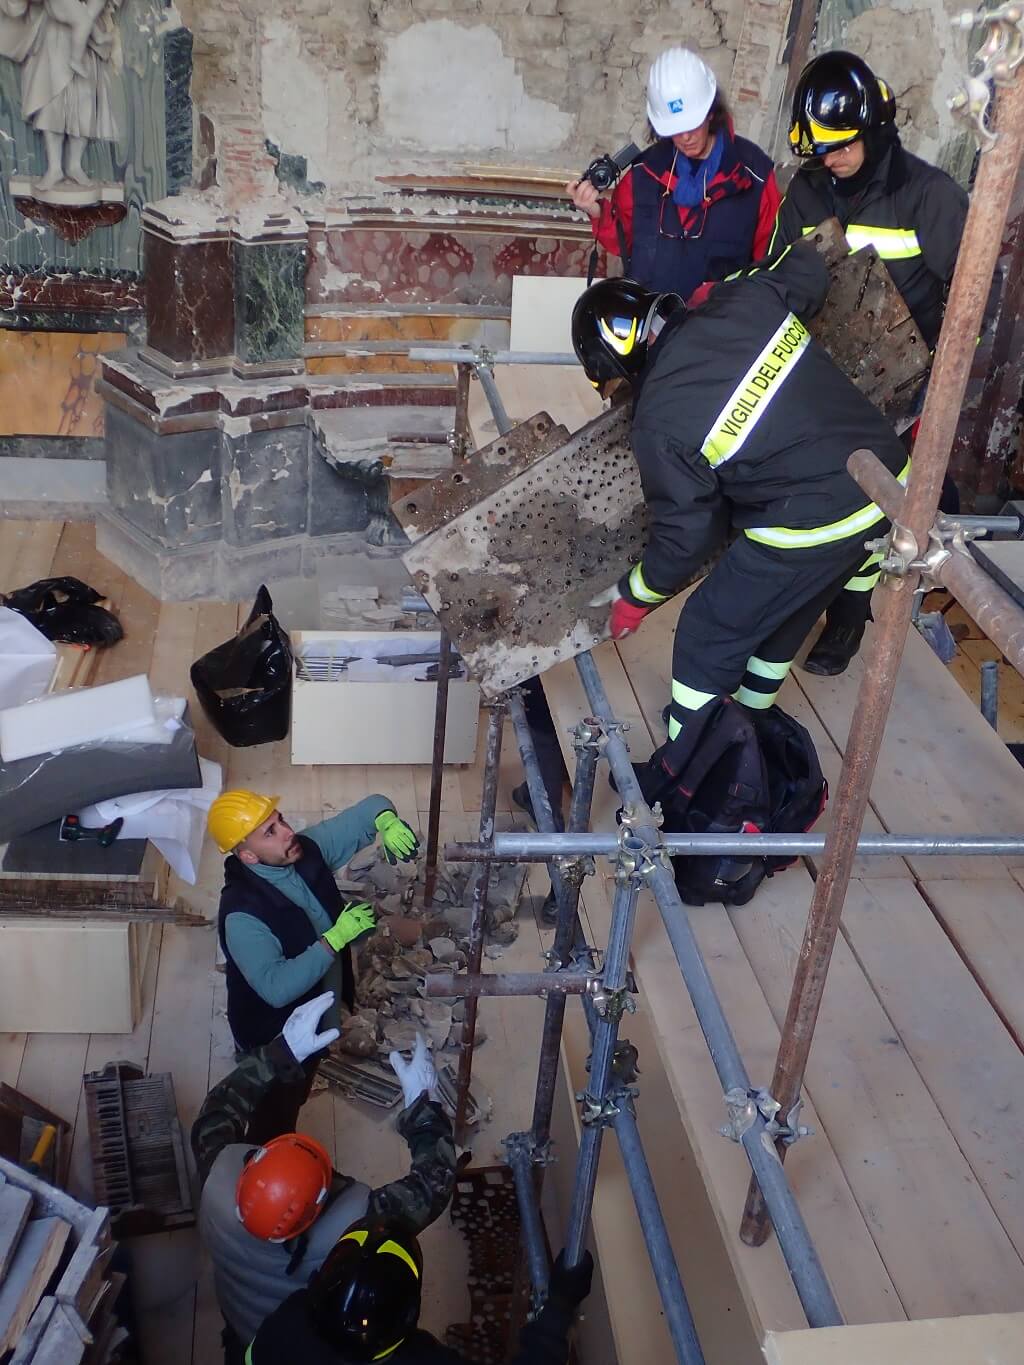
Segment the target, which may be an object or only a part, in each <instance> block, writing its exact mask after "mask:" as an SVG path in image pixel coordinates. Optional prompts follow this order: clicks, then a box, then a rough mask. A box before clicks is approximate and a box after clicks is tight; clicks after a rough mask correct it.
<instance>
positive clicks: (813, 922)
mask: <svg viewBox="0 0 1024 1365" xmlns="http://www.w3.org/2000/svg"><path fill="white" fill-rule="evenodd" d="M995 131H996V133H997V139H996V142H995V145H994V146H993V147H991V149H990V150H989V151H987V152H984V153H983V154H982V157H981V162H980V166H979V169H978V176H977V180H976V181H975V185H974V191H973V193H972V195H971V203H970V209H969V210H968V214H967V222H966V223H965V225H964V233H963V238H962V240H961V242H960V252H959V255H958V257H957V263H956V270H955V272H954V274H953V283H952V286H951V288H950V291H949V302H948V304H947V307H946V315H945V319H944V321H943V326H942V333H941V335H940V337H939V345H938V349H937V350H936V353H935V364H934V366H933V367H932V374H931V380H930V382H929V385H928V393H927V396H926V398H925V404H924V412H923V414H922V417H921V430H920V432H919V434H918V438H917V441H916V443H915V446H914V462H913V467H912V469H911V473H910V481H909V484H908V486H907V492H906V496H905V498H904V500H903V505H902V507H901V509H900V527H905V528H906V529H907V530H908V531H909V532H910V535H911V537H912V538H913V540H914V541H915V542H916V544H917V545H918V546H920V547H924V546H927V545H928V533H929V531H930V530H931V528H932V526H933V525H934V522H935V516H936V512H937V510H938V504H939V495H940V493H941V491H942V481H943V477H944V475H945V472H946V466H947V464H948V463H949V452H950V449H951V447H952V444H953V439H954V436H955V435H956V427H957V422H958V421H959V418H960V412H961V408H962V406H963V398H964V392H965V390H966V388H967V381H968V378H969V377H970V372H971V364H972V361H973V359H974V338H975V337H976V336H977V335H978V333H979V331H980V329H981V319H982V313H983V311H984V307H985V302H986V300H987V297H988V293H989V289H990V287H991V284H992V276H993V273H994V271H995V266H996V260H997V257H998V255H999V251H1000V247H1001V243H1002V235H1003V227H1004V225H1005V223H1006V215H1007V211H1008V209H1009V206H1010V199H1011V196H1012V194H1013V190H1014V186H1015V185H1016V182H1017V177H1018V175H1019V172H1020V164H1021V155H1022V152H1024V78H1022V77H1021V76H1019V75H1018V76H1017V77H1016V78H1011V80H1010V83H1009V84H1008V85H1007V86H1006V87H1005V88H1004V89H1001V91H1000V94H999V98H998V101H997V104H996V115H995ZM896 529H897V530H899V529H900V528H896ZM899 539H900V537H899V536H898V535H896V534H895V533H894V544H895V548H896V549H899V548H901V547H900V546H899V544H898V543H896V542H898V540H899ZM958 560H963V561H965V562H966V557H965V556H962V555H959V554H956V553H954V554H952V555H950V556H949V558H948V559H947V560H946V564H947V565H948V564H953V563H954V562H955V561H958ZM919 580H920V573H919V571H918V569H916V568H913V567H910V566H908V571H907V572H906V574H905V575H903V576H895V575H892V574H887V575H885V576H883V579H882V583H881V585H880V588H879V590H878V591H877V592H876V593H875V599H874V608H875V629H874V631H873V632H872V636H871V641H870V644H869V646H868V651H867V657H866V658H865V661H864V672H863V678H862V681H861V685H860V690H859V692H858V695H857V704H856V707H855V709H854V713H853V718H852V720H851V722H850V734H849V739H848V741H847V745H846V752H845V754H844V757H843V766H842V771H841V772H840V775H839V787H838V791H837V793H836V800H835V802H834V803H833V817H832V818H833V823H832V828H831V830H830V831H829V834H828V837H827V839H826V847H825V857H824V859H823V862H822V865H821V867H820V868H819V870H818V877H817V881H816V882H815V886H814V897H813V899H812V901H811V908H810V911H809V913H808V916H807V927H806V930H805V932H804V940H803V944H802V946H801V949H800V955H799V958H798V959H797V967H796V974H795V977H794V980H793V989H792V993H791V995H790V1000H789V1008H788V1010H787V1013H786V1020H785V1023H784V1025H783V1029H782V1041H781V1043H780V1046H779V1053H778V1057H777V1059H776V1064H775V1075H774V1077H773V1079H772V1085H771V1094H772V1096H773V1097H774V1099H775V1100H777V1101H778V1103H779V1104H780V1106H781V1112H782V1113H783V1114H788V1113H789V1112H790V1111H791V1109H792V1108H793V1106H794V1104H795V1103H796V1102H797V1100H798V1099H799V1097H800V1091H801V1087H802V1086H803V1079H804V1070H805V1068H806V1065H807V1058H808V1055H809V1053H810V1048H811V1041H812V1039H813V1036H814V1026H815V1023H816V1021H817V1017H818V1010H819V1008H820V1006H821V1000H822V996H823V994H824V990H825V981H826V978H827V975H828V967H829V962H830V960H831V957H832V949H833V947H834V945H835V941H836V936H837V934H838V932H839V921H840V917H841V915H842V909H843V901H844V900H845V898H846V891H847V887H848V886H849V882H850V874H851V872H852V870H853V860H854V858H855V857H856V855H857V840H858V836H859V834H860V830H861V826H862V824H863V821H864V813H865V811H866V809H867V804H868V793H869V791H870V787H871V779H872V777H873V775H874V771H875V764H876V762H877V759H878V753H879V750H880V749H881V745H882V735H883V732H884V730H885V723H886V720H887V718H888V715H889V707H890V705H891V703H892V696H893V691H894V688H895V685H896V674H897V672H898V670H899V666H900V660H901V658H902V655H903V647H904V644H905V641H906V636H907V630H908V628H909V626H910V618H911V612H912V609H913V604H914V594H915V590H916V589H917V586H918V582H919ZM944 581H947V582H948V580H944ZM950 586H951V588H952V585H951V584H950ZM952 590H953V591H954V593H955V589H952ZM964 605H965V606H967V603H966V602H965V603H964ZM968 610H970V608H969V607H968ZM971 614H972V615H974V613H973V612H972V613H971ZM1017 614H1018V616H1019V615H1020V613H1019V610H1018V613H1017ZM975 619H976V620H977V621H978V624H979V625H980V626H981V628H982V629H983V630H985V631H986V633H987V634H988V633H989V632H988V628H987V627H986V626H985V624H984V622H983V621H982V620H981V619H980V618H978V617H975ZM990 638H992V639H993V640H995V642H996V644H998V645H999V647H1000V649H1002V648H1003V645H1002V643H1001V642H1000V641H999V639H998V638H997V637H996V636H991V637H990ZM1018 645H1019V649H1018V658H1019V660H1020V661H1021V662H1024V630H1021V632H1020V634H1019V637H1018ZM1004 652H1005V651H1004ZM1007 657H1010V656H1009V655H1007ZM1011 662H1014V667H1017V666H1018V663H1017V662H1015V661H1013V660H1011ZM785 1151H786V1149H785V1147H784V1146H783V1145H781V1144H780V1145H779V1146H778V1157H779V1160H780V1162H781V1161H782V1160H783V1159H784V1157H785ZM762 1193H764V1192H763V1191H759V1190H758V1189H757V1186H756V1184H755V1183H753V1182H752V1183H751V1186H750V1189H749V1191H748V1194H747V1205H746V1208H745V1210H744V1215H743V1221H742V1225H741V1229H740V1235H741V1237H742V1238H743V1240H744V1241H745V1242H747V1243H748V1244H750V1245H754V1246H756V1245H759V1244H760V1243H761V1242H763V1241H764V1239H765V1237H766V1236H767V1234H768V1226H767V1217H766V1213H767V1210H766V1208H765V1200H764V1199H763V1198H762Z"/></svg>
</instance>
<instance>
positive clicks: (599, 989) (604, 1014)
mask: <svg viewBox="0 0 1024 1365" xmlns="http://www.w3.org/2000/svg"><path fill="white" fill-rule="evenodd" d="M587 995H588V997H589V999H590V1003H591V1004H592V1005H593V1006H594V1013H595V1014H596V1015H598V1017H599V1018H601V1019H609V1020H619V1019H621V1018H622V1016H623V1015H624V1014H635V1013H636V1001H635V1000H634V999H633V997H634V995H636V981H635V980H634V979H633V973H632V972H627V973H626V984H625V985H624V986H620V987H619V988H618V990H609V989H608V988H607V987H606V986H605V984H604V978H603V977H601V976H592V977H591V978H590V980H589V981H588V982H587Z"/></svg>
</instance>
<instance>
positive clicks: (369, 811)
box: [207, 790, 419, 1143]
mask: <svg viewBox="0 0 1024 1365" xmlns="http://www.w3.org/2000/svg"><path fill="white" fill-rule="evenodd" d="M277 801H278V798H277V797H276V796H263V795H261V794H260V793H259V792H252V791H242V790H235V791H226V792H222V793H221V795H220V796H218V797H217V799H216V801H214V803H213V805H212V806H211V807H210V814H209V817H208V819H207V828H208V829H209V832H210V835H211V837H212V838H213V840H214V842H215V843H216V845H217V847H218V848H219V849H220V851H221V852H222V853H226V854H228V857H227V858H226V860H225V863H224V889H223V891H222V892H221V897H220V914H219V917H218V921H217V928H218V933H219V936H220V944H221V949H222V950H223V953H224V957H225V959H226V974H227V988H228V1023H229V1024H230V1026H231V1033H232V1036H233V1037H234V1040H235V1046H236V1048H237V1049H238V1053H239V1055H241V1054H244V1053H247V1052H251V1051H252V1050H253V1049H254V1048H257V1047H262V1046H263V1045H264V1044H265V1043H269V1042H270V1041H271V1039H272V1038H276V1037H277V1035H278V1034H279V1033H280V1032H281V1029H282V1027H283V1025H284V1022H285V1020H286V1019H287V1018H288V1016H289V1014H290V1013H291V1011H292V1010H293V1009H294V1008H295V1006H296V1005H300V1004H302V1003H303V1002H304V1001H306V1000H312V999H313V998H314V997H315V996H317V995H320V994H321V993H322V992H324V991H328V990H332V991H334V998H335V1002H336V1003H335V1004H334V1006H333V1008H332V1011H331V1013H332V1014H333V1016H334V1017H332V1018H329V1019H326V1025H327V1026H328V1027H331V1026H338V1025H339V1024H340V1017H339V1016H340V1011H339V1006H338V1004H337V1002H338V1001H342V1000H343V1001H344V1002H345V1004H346V1005H348V1007H349V1009H351V1008H352V1007H353V1003H354V999H355V977H354V975H353V971H352V951H351V948H350V946H349V945H350V944H351V943H353V942H354V941H355V940H356V939H357V938H360V937H361V936H362V935H363V934H365V933H368V932H369V931H370V930H371V929H372V928H373V926H374V924H375V923H376V917H375V915H374V913H373V909H372V907H371V906H370V905H369V904H368V903H367V902H366V901H348V902H346V901H345V900H344V898H343V896H342V894H341V892H340V891H339V889H338V886H337V884H336V882H335V880H334V872H335V870H336V869H337V868H339V867H342V866H343V865H344V864H345V863H347V862H348V861H349V859H350V858H352V857H354V856H355V854H356V853H358V852H359V850H360V849H362V848H366V847H367V845H368V844H371V843H373V841H374V839H376V838H377V837H378V835H379V836H380V841H381V844H382V846H383V849H384V853H385V856H386V857H387V859H388V861H389V862H392V863H393V862H395V861H396V860H397V859H400V860H401V861H402V862H409V861H410V859H412V858H414V857H415V856H416V854H417V852H418V851H419V841H418V840H417V838H416V835H415V834H414V833H413V831H412V829H411V828H410V827H409V825H407V824H406V822H405V821H404V820H402V819H400V818H399V816H398V815H397V813H396V812H395V808H394V805H393V804H392V803H391V802H390V801H389V800H388V798H387V797H386V796H367V797H365V798H364V800H362V801H359V802H357V804H356V805H354V806H350V807H349V809H348V810H345V811H342V812H341V813H340V814H339V815H334V816H331V818H330V819H329V820H323V821H321V822H320V823H319V824H317V825H310V826H309V827H308V828H307V829H305V830H303V832H302V833H301V834H296V832H295V830H294V829H292V827H291V825H289V824H288V822H287V821H286V820H285V818H284V816H283V815H282V814H281V812H280V811H279V810H278V808H277ZM316 1065H317V1058H316V1056H313V1057H311V1058H310V1059H309V1060H308V1061H307V1062H305V1063H304V1065H303V1071H304V1073H305V1076H304V1079H303V1081H302V1082H300V1083H297V1084H294V1085H290V1086H278V1087H276V1088H275V1089H274V1091H273V1092H272V1093H271V1094H269V1095H268V1096H267V1099H266V1102H265V1103H264V1104H262V1105H261V1106H260V1108H259V1110H258V1111H257V1112H256V1113H254V1114H253V1115H252V1118H251V1120H250V1123H249V1129H248V1134H247V1140H248V1141H250V1142H255V1143H263V1142H268V1141H269V1140H270V1139H271V1138H273V1137H276V1136H278V1134H280V1133H289V1132H292V1131H293V1130H294V1128H295V1126H296V1123H297V1120H298V1114H299V1110H300V1108H301V1107H302V1105H303V1104H304V1103H305V1101H306V1099H307V1097H308V1095H309V1090H310V1087H311V1085H312V1084H313V1077H314V1075H315V1074H316Z"/></svg>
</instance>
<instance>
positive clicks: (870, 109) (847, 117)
mask: <svg viewBox="0 0 1024 1365" xmlns="http://www.w3.org/2000/svg"><path fill="white" fill-rule="evenodd" d="M895 116H896V101H895V99H894V98H893V94H892V91H891V90H890V89H889V87H888V86H887V85H886V83H885V81H883V80H881V79H880V78H879V77H878V76H876V75H875V73H874V72H873V71H872V70H871V68H870V66H868V64H867V62H866V61H864V59H863V57H858V56H856V55H855V54H854V53H853V52H825V53H823V54H822V55H821V56H820V57H815V58H814V60H813V61H812V62H808V64H807V65H806V66H805V67H804V69H803V71H801V73H800V79H799V80H798V81H797V83H796V89H795V90H794V92H793V126H792V127H791V128H790V130H789V142H790V146H791V147H792V149H793V151H794V153H795V154H796V155H797V156H824V155H825V154H826V153H827V152H835V151H838V149H839V148H840V147H848V146H849V145H850V143H851V142H856V141H857V139H858V138H861V137H864V135H865V134H866V133H869V132H870V131H871V130H872V129H876V128H881V127H883V126H884V125H885V124H887V123H891V122H892V121H893V119H894V118H895Z"/></svg>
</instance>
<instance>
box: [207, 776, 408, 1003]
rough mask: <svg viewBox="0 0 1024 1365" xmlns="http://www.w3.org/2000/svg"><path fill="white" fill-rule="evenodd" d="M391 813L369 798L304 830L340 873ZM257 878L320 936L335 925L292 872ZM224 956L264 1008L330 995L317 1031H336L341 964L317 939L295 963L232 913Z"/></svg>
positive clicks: (262, 930)
mask: <svg viewBox="0 0 1024 1365" xmlns="http://www.w3.org/2000/svg"><path fill="white" fill-rule="evenodd" d="M385 810H394V806H393V805H392V803H391V802H390V801H389V800H388V798H387V797H386V796H379V795H377V796H367V797H365V798H364V799H363V800H362V801H359V802H357V803H356V804H355V805H354V806H350V807H349V808H348V810H344V811H342V812H341V813H340V814H339V815H332V816H331V818H330V819H329V820H322V821H321V822H320V824H318V825H310V826H309V827H308V828H307V829H304V830H302V834H303V836H304V837H305V838H307V839H312V840H313V842H314V843H315V844H316V845H317V847H318V848H319V849H320V852H321V853H322V854H323V855H324V860H325V861H326V863H327V865H328V867H330V868H331V869H332V870H334V869H336V868H339V867H343V866H344V864H345V863H347V862H348V861H349V859H350V858H353V857H355V855H356V854H357V853H358V852H359V850H360V849H362V848H366V847H367V845H369V844H372V843H373V841H374V839H376V837H377V828H376V826H375V824H374V821H375V820H376V818H377V816H378V815H380V813H381V811H385ZM249 870H250V872H255V873H256V875H257V876H258V877H262V878H263V879H264V880H265V881H268V882H270V883H271V884H272V885H274V886H276V887H277V889H278V891H281V892H282V893H283V894H284V895H285V896H287V897H288V899H289V900H290V901H292V902H293V904H294V905H296V906H297V907H298V908H299V909H300V910H302V911H303V912H304V913H305V915H306V918H307V919H308V920H309V922H310V924H311V925H312V926H313V928H314V929H315V930H316V932H317V934H318V935H321V934H324V933H325V932H326V931H327V930H328V929H330V928H331V926H332V925H333V923H334V919H333V917H332V916H331V915H329V914H328V913H327V911H326V910H325V909H324V908H323V906H322V905H321V904H320V902H319V901H318V900H317V898H316V897H315V896H314V895H313V893H312V892H311V891H310V889H309V887H308V886H307V885H306V883H305V882H304V881H303V880H302V878H301V877H300V876H299V874H298V872H296V870H295V868H294V867H268V866H267V865H266V864H264V863H258V864H256V866H255V867H251V868H250V869H249ZM224 937H225V941H226V943H227V949H228V952H229V953H230V954H231V957H232V959H233V960H234V962H235V965H236V966H237V967H238V970H239V971H240V972H241V973H242V975H243V976H244V977H245V979H246V981H248V983H249V985H250V986H251V987H252V988H253V990H254V991H255V992H256V994H257V995H258V996H260V998H261V999H263V1000H265V1001H266V1002H267V1004H268V1005H277V1006H283V1005H288V1004H291V1002H292V1001H293V1000H298V999H299V997H300V996H303V995H305V993H306V992H307V991H308V990H310V989H311V988H312V987H313V986H315V985H316V983H317V982H318V981H319V982H322V985H323V989H324V990H325V991H329V990H333V991H334V1004H333V1006H332V1007H331V1009H330V1011H328V1014H326V1015H325V1016H324V1020H323V1023H322V1024H321V1028H335V1027H337V1026H338V1020H339V1018H340V1013H341V1003H340V1002H341V958H340V957H335V955H334V954H333V953H332V952H331V951H330V949H329V948H327V947H326V946H325V945H324V944H323V943H322V942H321V940H320V938H319V937H318V938H317V941H316V942H315V943H311V944H310V946H309V947H308V948H307V949H306V950H305V951H304V952H301V953H299V955H298V956H297V957H285V955H284V953H283V952H282V950H281V944H280V942H279V941H278V939H277V938H276V937H275V935H274V934H272V933H271V932H270V930H269V929H268V928H267V926H266V925H265V924H264V923H263V922H262V921H261V920H258V919H257V918H256V917H255V915H247V914H245V912H244V911H236V912H235V914H233V915H229V916H228V918H227V924H226V926H225V933H224Z"/></svg>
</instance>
